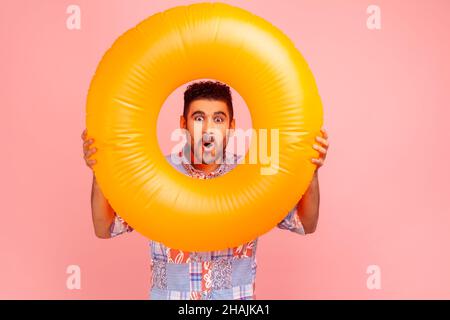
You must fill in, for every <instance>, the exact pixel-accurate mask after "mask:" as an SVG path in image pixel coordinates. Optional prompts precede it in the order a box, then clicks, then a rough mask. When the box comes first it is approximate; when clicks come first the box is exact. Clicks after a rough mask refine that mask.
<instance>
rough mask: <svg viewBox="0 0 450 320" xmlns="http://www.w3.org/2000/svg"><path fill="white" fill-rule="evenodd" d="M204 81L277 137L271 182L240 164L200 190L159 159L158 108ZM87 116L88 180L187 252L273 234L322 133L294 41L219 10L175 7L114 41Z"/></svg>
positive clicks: (229, 9)
mask: <svg viewBox="0 0 450 320" xmlns="http://www.w3.org/2000/svg"><path fill="white" fill-rule="evenodd" d="M207 78H209V79H215V80H218V81H221V82H223V83H226V84H228V85H229V86H231V87H232V88H234V89H235V90H237V91H238V92H239V94H240V95H241V96H242V97H243V98H244V100H245V102H246V104H247V106H248V108H249V110H250V114H251V117H252V124H253V128H254V129H255V130H256V131H258V130H259V129H266V130H268V131H270V130H272V129H277V130H278V133H279V136H278V137H279V141H278V142H279V149H278V150H279V153H278V155H279V162H278V163H276V164H272V165H271V167H270V168H269V169H270V170H272V172H275V173H274V174H262V172H263V171H264V168H265V169H267V165H266V164H263V163H260V162H258V163H257V164H250V163H249V162H250V161H249V157H248V155H247V157H246V158H245V161H244V163H243V164H240V165H238V166H237V167H236V168H235V169H233V170H232V171H231V172H229V173H227V174H225V175H223V176H220V177H217V178H214V179H209V180H201V179H193V178H191V177H189V176H185V175H183V174H181V173H179V172H177V170H176V169H175V168H173V167H172V166H171V165H170V164H169V163H168V162H167V161H166V159H165V158H164V155H163V154H162V152H161V150H160V149H159V146H158V142H157V134H156V122H157V119H158V113H159V110H160V109H161V106H162V105H163V103H164V101H165V100H166V98H167V97H168V96H169V95H170V94H171V92H172V91H173V90H175V89H176V88H178V87H179V86H181V85H182V84H185V83H187V82H190V81H192V80H195V79H207ZM86 113H87V114H86V128H87V129H88V132H89V135H90V136H92V137H94V139H95V141H96V142H95V145H96V147H97V150H98V151H97V153H96V159H97V164H96V165H95V166H94V170H95V175H96V178H97V180H98V183H99V185H100V187H101V189H102V191H103V193H104V195H105V197H106V198H107V199H108V201H109V203H110V204H111V206H112V207H113V208H114V210H115V211H116V212H117V213H118V214H119V215H120V216H121V217H122V218H124V219H125V220H126V221H127V223H128V224H129V225H130V226H132V227H133V228H134V229H135V230H136V231H138V232H139V233H141V234H142V235H144V236H146V237H148V238H150V239H152V240H155V241H159V242H162V243H164V244H165V245H167V246H169V247H172V248H177V249H181V250H186V251H210V250H220V249H225V248H231V247H234V246H238V245H240V244H243V243H245V242H247V241H251V240H253V239H255V238H256V237H258V236H260V235H262V234H264V233H266V232H267V231H269V230H270V229H272V228H273V227H275V226H276V224H277V223H278V222H280V221H281V220H282V219H283V218H284V217H285V216H286V215H287V213H288V212H289V211H290V210H291V209H292V208H293V207H294V206H295V205H296V204H297V203H298V201H299V200H300V198H301V196H302V195H303V194H304V192H305V191H306V189H307V188H308V186H309V183H310V181H311V179H312V177H313V173H314V169H315V165H314V164H313V163H312V162H311V161H310V159H311V158H313V157H317V156H318V152H317V151H316V150H314V149H313V148H312V145H313V143H314V138H315V136H316V135H319V134H320V128H321V127H322V104H321V100H320V97H319V94H318V90H317V87H316V83H315V80H314V78H313V75H312V73H311V71H310V69H309V67H308V65H307V63H306V61H305V60H304V58H303V57H302V55H301V54H300V52H299V51H298V50H297V49H296V48H295V46H294V44H293V43H292V42H291V40H290V39H289V38H288V37H287V36H286V35H284V34H283V33H282V32H281V31H280V30H279V29H277V28H276V27H274V26H273V25H272V24H270V23H269V22H267V21H266V20H264V19H262V18H260V17H258V16H256V15H254V14H252V13H250V12H248V11H246V10H243V9H241V8H238V7H235V6H231V5H228V4H224V3H196V4H192V5H188V6H178V7H173V8H171V9H169V10H166V11H164V12H159V13H156V14H154V15H152V16H150V17H149V18H147V19H146V20H144V21H142V22H141V23H139V24H138V25H137V26H136V27H134V28H132V29H130V30H128V31H127V32H126V33H124V34H123V35H121V36H120V37H119V38H118V39H117V40H116V41H115V43H114V44H113V45H112V47H111V48H110V49H109V50H108V51H107V52H106V53H105V55H104V56H103V58H102V60H101V62H100V63H99V65H98V67H97V70H96V73H95V75H94V77H93V79H92V82H91V85H90V88H89V92H88V97H87V106H86ZM256 141H257V139H254V138H253V139H252V144H251V146H250V149H252V148H254V147H256V146H257V144H256ZM252 150H253V149H252ZM269 150H271V149H270V147H269ZM270 170H269V171H270Z"/></svg>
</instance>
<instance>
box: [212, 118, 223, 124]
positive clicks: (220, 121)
mask: <svg viewBox="0 0 450 320" xmlns="http://www.w3.org/2000/svg"><path fill="white" fill-rule="evenodd" d="M214 121H215V122H217V123H222V122H223V119H222V118H220V117H217V118H215V119H214Z"/></svg>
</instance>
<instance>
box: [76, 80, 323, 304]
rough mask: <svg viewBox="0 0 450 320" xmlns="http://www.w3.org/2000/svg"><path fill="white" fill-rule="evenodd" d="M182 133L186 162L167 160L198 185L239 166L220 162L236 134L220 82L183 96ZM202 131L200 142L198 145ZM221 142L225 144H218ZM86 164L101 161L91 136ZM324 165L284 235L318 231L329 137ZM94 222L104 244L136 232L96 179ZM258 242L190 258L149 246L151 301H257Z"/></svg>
mask: <svg viewBox="0 0 450 320" xmlns="http://www.w3.org/2000/svg"><path fill="white" fill-rule="evenodd" d="M180 128H182V129H185V130H186V131H187V132H188V133H189V135H188V136H189V137H190V139H189V140H188V141H189V144H188V148H189V150H190V154H189V153H188V156H187V157H186V155H185V152H180V153H179V154H177V156H178V157H179V158H178V159H181V162H178V161H174V159H177V157H174V155H173V154H171V155H168V156H166V159H167V160H168V161H169V162H170V163H171V164H172V166H173V167H174V168H175V169H177V170H178V171H180V172H181V173H183V174H186V175H189V176H191V177H193V178H198V179H210V178H215V177H218V176H220V175H222V174H226V173H227V172H229V171H230V170H232V169H233V168H234V167H235V166H236V161H235V162H234V163H229V162H228V161H216V160H217V159H218V157H224V156H226V155H227V153H226V151H225V148H226V145H227V141H228V134H227V132H228V131H227V130H229V129H234V128H235V119H234V117H233V104H232V97H231V92H230V88H229V87H228V86H227V85H225V84H222V83H220V82H218V81H215V82H213V81H200V82H196V83H193V84H191V85H189V86H188V87H187V89H186V91H185V92H184V110H183V115H182V116H180ZM196 130H201V139H198V138H197V139H196V138H195V137H198V135H196V132H195V131H196ZM217 137H220V138H217ZM82 138H83V140H84V143H83V149H84V158H85V161H86V164H87V165H88V166H89V167H90V168H92V166H93V165H95V164H96V160H95V159H93V158H92V155H93V154H94V153H95V152H96V151H97V150H96V148H95V147H93V148H91V147H90V146H91V145H92V144H93V142H94V139H93V138H88V136H87V132H86V130H85V131H84V132H83V134H82ZM316 141H317V142H318V144H314V146H313V148H315V149H316V150H318V151H319V154H320V157H319V159H311V161H312V162H313V163H314V164H316V170H315V172H314V177H313V179H312V182H311V184H310V186H309V188H308V189H307V191H306V192H305V194H304V195H303V196H302V198H301V199H300V200H299V202H298V204H297V205H296V206H295V207H294V208H292V210H291V211H290V212H288V213H287V215H286V217H285V218H284V219H283V220H282V221H280V222H279V223H278V225H277V226H278V227H279V228H280V229H285V230H290V231H292V232H295V233H298V234H301V235H305V234H309V233H312V232H314V231H315V229H316V226H317V221H318V216H319V182H318V169H319V168H320V166H322V165H323V162H324V159H325V157H326V153H327V149H328V146H329V145H328V141H327V134H326V132H325V131H324V130H322V136H318V137H316ZM91 205H92V218H93V223H94V229H95V234H96V235H97V237H99V238H104V239H107V238H113V237H116V236H118V235H120V234H124V233H126V232H131V231H133V228H132V227H131V226H129V225H128V224H127V223H126V221H124V220H123V219H122V218H121V217H120V216H119V215H117V214H116V213H115V212H114V210H113V209H112V207H111V206H110V205H109V203H108V201H107V200H106V198H105V197H104V195H103V193H102V191H101V190H100V188H99V186H98V184H97V182H96V179H95V175H94V176H93V183H92V198H91ZM257 240H258V239H255V240H253V241H250V242H248V243H245V244H242V245H240V246H238V247H235V248H228V249H225V250H219V251H212V252H185V251H182V250H178V249H176V248H168V247H167V246H165V245H164V244H163V243H159V242H156V241H153V240H150V247H151V266H152V271H153V276H152V283H151V290H150V298H151V299H241V300H244V299H248V300H251V299H255V298H256V296H255V278H256V267H257V264H256V248H257Z"/></svg>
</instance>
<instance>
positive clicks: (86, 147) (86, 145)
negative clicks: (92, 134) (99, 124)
mask: <svg viewBox="0 0 450 320" xmlns="http://www.w3.org/2000/svg"><path fill="white" fill-rule="evenodd" d="M81 139H83V153H84V161H85V162H86V165H87V166H88V167H89V168H91V169H92V166H93V165H94V164H96V163H97V160H95V159H90V157H91V156H92V155H93V154H94V153H95V152H97V148H95V147H94V148H91V147H90V145H91V144H93V143H94V139H93V138H89V137H88V136H87V129H84V131H83V133H82V134H81Z"/></svg>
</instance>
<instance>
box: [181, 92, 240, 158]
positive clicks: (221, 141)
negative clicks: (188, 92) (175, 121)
mask: <svg viewBox="0 0 450 320" xmlns="http://www.w3.org/2000/svg"><path fill="white" fill-rule="evenodd" d="M230 120H231V121H230ZM234 125H235V121H234V119H230V113H229V112H228V107H227V104H226V102H224V101H220V100H209V99H198V100H194V101H192V102H191V104H190V106H189V112H188V115H187V118H184V116H181V118H180V127H181V128H184V129H186V130H187V131H188V132H189V134H190V138H191V140H190V145H191V154H192V155H194V157H195V162H196V163H203V164H211V163H213V162H215V161H216V160H217V159H218V158H220V157H221V156H222V155H223V153H224V152H225V148H226V145H227V141H228V137H227V134H228V132H227V129H234Z"/></svg>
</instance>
